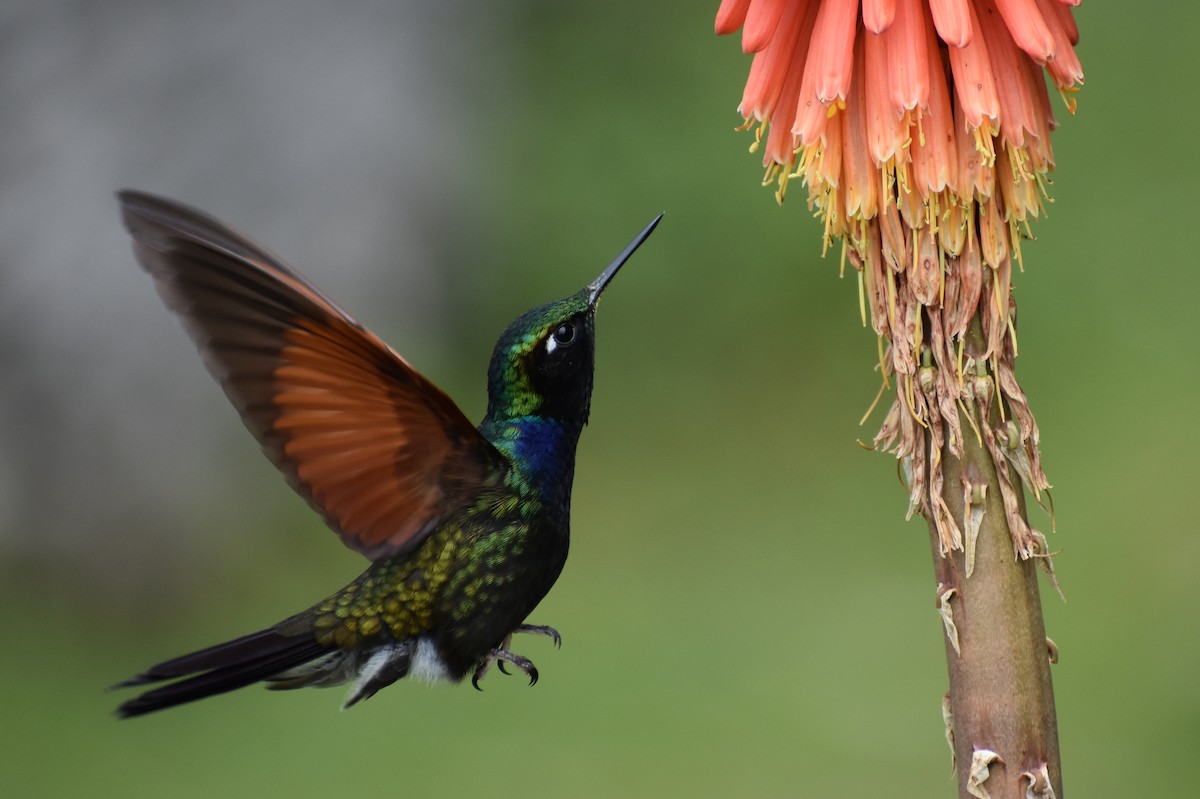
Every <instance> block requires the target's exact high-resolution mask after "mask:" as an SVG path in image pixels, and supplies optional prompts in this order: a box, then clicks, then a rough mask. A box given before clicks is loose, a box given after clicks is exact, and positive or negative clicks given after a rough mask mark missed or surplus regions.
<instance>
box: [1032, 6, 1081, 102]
mask: <svg viewBox="0 0 1200 799" xmlns="http://www.w3.org/2000/svg"><path fill="white" fill-rule="evenodd" d="M1037 5H1038V9H1039V10H1040V11H1041V12H1042V19H1044V20H1045V21H1046V27H1047V28H1049V29H1050V36H1051V37H1052V38H1053V39H1054V48H1055V56H1054V59H1053V60H1052V61H1048V62H1047V63H1046V69H1047V70H1048V71H1049V72H1050V77H1052V78H1054V84H1055V85H1056V86H1058V88H1060V89H1066V88H1070V87H1071V86H1074V85H1075V84H1077V83H1083V65H1082V64H1080V63H1079V56H1077V55H1076V54H1075V47H1074V46H1073V45H1074V42H1072V41H1071V30H1069V29H1067V27H1066V26H1064V25H1063V21H1062V17H1060V16H1059V15H1058V14H1057V13H1055V9H1056V8H1060V9H1062V10H1063V11H1064V12H1066V17H1067V19H1071V10H1070V9H1069V8H1067V7H1066V6H1064V5H1063V4H1062V3H1059V2H1057V1H1056V0H1037ZM1071 28H1072V29H1073V30H1074V33H1075V37H1076V39H1078V36H1079V29H1078V28H1075V27H1074V20H1071Z"/></svg>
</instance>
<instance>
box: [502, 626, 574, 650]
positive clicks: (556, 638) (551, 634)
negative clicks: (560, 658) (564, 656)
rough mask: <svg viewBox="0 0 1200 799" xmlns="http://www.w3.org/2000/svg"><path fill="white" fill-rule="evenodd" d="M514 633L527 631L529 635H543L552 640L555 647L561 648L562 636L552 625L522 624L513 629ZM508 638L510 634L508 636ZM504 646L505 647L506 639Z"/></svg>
mask: <svg viewBox="0 0 1200 799" xmlns="http://www.w3.org/2000/svg"><path fill="white" fill-rule="evenodd" d="M513 632H516V633H529V634H530V635H544V636H546V637H547V638H549V639H550V640H551V641H553V642H554V646H555V648H556V649H558V648H562V636H561V635H559V634H558V630H556V629H554V628H553V627H548V626H546V625H544V624H522V625H521V626H520V627H518V628H517V629H515V630H513ZM509 637H510V638H511V637H512V636H509ZM504 648H506V649H507V648H508V647H507V641H506V642H505V646H504Z"/></svg>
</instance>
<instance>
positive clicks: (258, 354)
mask: <svg viewBox="0 0 1200 799" xmlns="http://www.w3.org/2000/svg"><path fill="white" fill-rule="evenodd" d="M118 198H119V200H120V205H121V213H122V217H123V221H124V224H125V227H126V228H127V229H128V230H129V233H130V234H131V236H132V238H133V250H134V254H135V256H136V257H137V260H138V261H139V262H140V264H141V266H142V267H143V268H144V269H145V270H146V271H147V272H149V273H150V276H151V277H152V278H153V279H154V283H155V286H156V288H157V290H158V293H159V295H160V296H161V297H162V298H163V300H164V301H165V303H166V304H167V306H168V307H169V308H170V309H171V310H172V311H174V312H175V313H176V314H177V315H178V316H179V317H180V319H181V320H182V322H183V326H184V328H185V329H186V330H187V332H188V334H189V335H190V336H191V338H192V340H193V342H194V343H195V344H196V346H197V347H198V349H199V350H200V352H201V354H202V355H203V358H204V361H205V363H206V365H207V366H208V369H209V371H210V372H211V373H212V375H213V376H214V377H215V378H216V379H217V380H218V381H219V382H220V384H221V386H222V387H223V388H224V390H225V394H226V395H227V396H228V397H229V400H230V401H231V402H232V403H233V405H234V407H235V408H236V409H237V410H238V412H239V413H240V414H241V417H242V420H243V422H245V424H246V427H247V428H249V430H250V432H251V433H252V434H253V435H254V436H255V438H257V439H258V442H259V444H261V445H262V448H263V450H264V452H265V453H266V455H267V456H268V457H269V458H270V459H271V460H272V461H273V462H274V464H275V465H276V466H277V467H278V468H279V470H280V471H282V472H283V474H284V475H285V477H286V478H287V480H288V482H289V483H290V484H291V486H292V488H293V489H295V491H296V492H297V493H299V494H300V495H301V496H302V497H303V498H304V499H306V500H307V501H308V503H309V504H310V505H311V506H312V507H313V509H315V510H316V511H317V512H318V513H319V514H320V515H321V516H322V517H323V518H324V520H325V522H326V523H327V524H328V526H329V527H330V528H331V529H332V530H333V531H334V532H336V533H337V534H338V535H339V536H340V537H341V539H342V542H343V543H344V544H345V545H346V546H348V547H350V548H351V549H353V550H356V551H357V552H359V553H361V554H362V555H364V556H365V557H366V558H367V559H368V560H369V561H370V565H369V566H367V569H366V571H364V572H363V573H362V575H361V576H359V577H358V578H357V579H355V580H354V581H353V582H351V583H350V584H349V585H347V586H346V587H345V588H343V589H341V590H340V591H337V592H336V593H334V594H333V595H332V596H329V597H328V598H326V599H323V600H321V601H320V602H317V603H316V604H315V605H313V606H312V607H310V608H308V609H307V610H304V611H301V612H300V613H297V614H295V615H294V616H291V617H290V618H287V619H284V620H283V621H281V622H279V623H278V624H275V625H273V626H271V627H268V628H266V629H264V630H260V631H259V632H254V633H250V634H249V635H244V636H242V637H240V638H235V639H233V640H231V641H227V642H225V643H221V644H217V645H215V646H210V647H207V648H205V649H201V650H198V651H196V652H192V653H190V654H186V655H182V656H180V657H176V658H172V659H171V660H166V661H163V662H162V663H159V664H157V665H155V666H151V667H150V668H148V669H146V670H145V671H143V672H142V673H140V674H138V675H136V676H134V677H132V678H130V679H128V680H126V681H124V682H122V683H120V684H118V685H117V686H114V687H118V688H120V687H131V686H144V685H151V684H155V683H161V685H159V686H158V687H154V688H152V689H150V690H147V691H146V692H145V693H142V694H141V695H140V696H137V697H135V698H133V699H130V700H128V701H126V702H125V703H124V704H122V705H121V706H120V707H119V708H118V709H117V714H118V715H119V716H121V717H123V718H124V717H130V716H140V715H143V714H145V713H150V712H153V711H156V710H162V709H164V708H168V707H173V706H175V705H181V704H184V703H186V702H192V701H195V700H198V699H203V698H206V697H209V696H213V695H216V694H221V693H225V692H227V691H233V690H235V689H238V688H242V687H245V686H247V685H251V684H253V683H257V682H265V683H266V684H267V687H268V688H272V689H292V688H301V687H305V686H314V687H324V686H333V685H340V684H343V683H347V682H352V683H353V684H352V687H351V688H350V690H349V693H348V695H347V697H346V700H345V704H344V707H349V706H351V705H354V704H355V703H357V702H359V701H361V700H363V699H367V698H369V697H371V696H373V695H374V694H375V693H376V692H377V691H379V690H380V689H382V688H385V687H387V686H388V685H391V684H392V683H394V682H396V681H397V680H399V679H401V678H404V677H411V678H416V679H420V680H424V681H429V682H439V681H449V682H456V683H457V682H461V681H462V680H464V679H465V678H466V676H467V675H471V682H472V684H473V685H474V686H475V687H476V688H479V681H480V679H481V678H482V677H483V676H484V675H485V674H486V673H487V672H488V670H489V669H490V668H491V667H492V666H497V667H498V668H499V669H500V670H501V671H504V672H505V673H508V671H507V669H506V668H505V666H506V665H507V666H510V667H512V668H513V669H516V670H519V671H521V672H523V673H524V674H525V675H526V676H527V677H528V678H529V684H530V685H533V684H534V683H536V682H537V678H538V671H537V669H536V668H535V667H534V665H533V663H532V662H531V661H530V660H529V659H528V658H525V657H523V656H521V655H518V654H515V653H514V652H512V651H511V650H510V647H511V641H512V637H513V635H514V634H516V633H529V634H534V635H543V636H547V637H549V638H550V639H551V640H552V641H553V642H554V644H555V645H556V646H558V645H560V644H561V637H560V636H559V634H558V632H557V631H556V630H555V629H554V628H552V627H546V626H535V625H531V624H527V623H526V619H527V617H528V616H529V614H530V613H531V612H532V611H533V609H534V608H535V607H536V606H537V605H538V603H539V602H540V601H541V600H542V598H543V597H545V596H546V594H547V593H548V592H549V590H550V588H551V586H553V585H554V583H555V581H556V580H557V579H558V576H559V574H560V573H561V572H562V569H563V565H564V563H565V562H566V559H567V549H568V542H569V528H570V504H571V484H572V480H573V478H574V472H575V450H576V445H577V443H578V441H579V436H580V433H581V432H582V430H583V427H584V425H586V424H587V421H588V412H589V410H590V406H591V395H592V373H593V367H594V364H595V318H596V305H597V303H598V302H599V300H600V297H601V294H602V293H603V292H604V289H605V288H606V287H607V286H608V284H609V282H610V281H611V280H612V278H613V277H614V276H615V275H616V274H617V271H618V270H620V268H621V267H622V265H624V263H625V262H626V261H627V260H628V259H629V257H630V256H632V255H633V253H634V251H635V250H637V248H638V247H639V246H641V244H642V243H643V242H644V241H645V240H646V239H647V238H648V237H649V236H650V234H651V232H652V231H653V230H654V228H655V226H656V225H657V224H658V222H659V220H661V219H662V214H659V215H658V217H657V218H655V219H654V220H653V221H652V222H651V223H650V224H649V225H647V226H646V227H645V229H643V230H642V231H641V233H639V234H638V235H637V236H636V237H635V238H634V239H633V241H632V242H631V243H630V244H629V246H627V247H626V248H625V249H624V250H623V251H622V252H621V253H620V254H619V255H618V256H617V257H616V259H614V260H613V261H612V263H610V264H609V265H608V266H607V267H606V268H605V269H604V271H602V272H601V273H600V275H599V277H597V278H596V279H595V280H593V281H592V282H590V283H588V284H587V285H586V286H584V287H583V288H582V289H580V290H579V291H577V292H575V293H574V294H571V295H569V296H567V297H564V298H562V299H560V300H556V301H554V302H550V303H547V304H545V305H539V306H537V307H536V308H533V309H532V310H529V311H526V312H525V313H523V314H521V315H520V316H518V317H517V319H516V320H515V321H514V322H512V324H510V325H509V326H508V328H507V329H506V330H505V331H504V333H503V334H502V335H501V336H500V338H499V340H498V341H497V342H496V346H495V349H494V350H493V352H492V357H491V361H490V363H489V365H488V405H487V413H486V415H485V416H484V418H483V421H482V422H480V423H479V425H478V426H475V425H472V424H471V423H470V421H469V420H468V419H467V418H466V416H465V415H464V414H463V412H462V411H461V410H460V409H459V408H458V406H457V405H456V404H455V403H454V401H453V400H452V399H451V398H450V397H449V396H447V395H446V394H445V393H443V392H442V391H441V390H440V389H438V388H437V386H435V385H434V384H433V383H432V382H430V381H429V380H428V379H427V378H425V377H424V376H423V375H421V373H420V372H418V371H417V370H416V369H415V368H413V366H412V365H410V364H409V363H408V361H406V360H405V359H404V358H403V357H401V356H400V355H399V354H398V353H397V352H396V351H395V350H393V349H391V348H390V347H389V346H388V345H387V344H385V343H384V342H383V341H382V340H381V339H380V338H378V337H377V336H376V335H375V334H373V333H371V332H370V331H369V330H367V329H366V328H365V327H363V326H362V325H361V324H359V323H358V322H357V321H356V320H355V319H354V318H353V317H351V316H350V315H349V314H348V313H346V312H345V311H343V310H342V309H341V308H340V307H338V306H337V305H336V304H334V302H333V301H332V300H330V299H329V298H327V297H326V296H325V295H324V294H323V293H322V292H321V291H320V290H319V289H318V288H317V287H316V286H314V285H313V284H312V283H310V282H309V281H308V280H306V279H305V278H304V277H302V276H300V275H299V274H298V273H297V272H295V271H293V270H292V269H291V268H290V267H289V266H288V265H287V264H285V263H284V262H283V261H282V260H280V259H279V258H277V257H276V256H274V255H272V254H270V253H269V252H267V251H266V250H265V249H263V248H262V247H260V246H259V245H258V244H256V243H254V242H253V241H251V240H250V239H249V238H247V237H245V236H244V235H242V234H240V233H238V232H236V231H235V230H233V229H232V228H230V227H227V226H225V225H224V224H222V223H221V222H218V221H217V220H215V219H213V218H212V217H210V216H208V215H206V214H204V213H201V212H200V211H197V210H196V209H193V208H190V207H188V206H186V205H183V204H181V203H177V202H174V201H172V200H168V199H165V198H162V197H156V196H153V195H150V194H146V193H142V192H138V191H129V190H126V191H121V192H119V193H118Z"/></svg>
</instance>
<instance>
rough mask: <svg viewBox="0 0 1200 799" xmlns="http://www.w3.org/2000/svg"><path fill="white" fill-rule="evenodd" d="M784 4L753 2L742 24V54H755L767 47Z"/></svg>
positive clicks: (775, 0)
mask: <svg viewBox="0 0 1200 799" xmlns="http://www.w3.org/2000/svg"><path fill="white" fill-rule="evenodd" d="M786 4H787V0H754V2H753V3H752V4H751V6H750V8H749V9H748V10H747V11H746V21H745V22H744V23H743V24H742V52H743V53H757V52H758V51H759V50H762V49H763V48H764V47H766V46H767V43H768V42H770V41H771V37H772V36H774V35H775V29H776V28H777V27H778V26H779V18H780V17H782V16H783V9H784V6H785V5H786Z"/></svg>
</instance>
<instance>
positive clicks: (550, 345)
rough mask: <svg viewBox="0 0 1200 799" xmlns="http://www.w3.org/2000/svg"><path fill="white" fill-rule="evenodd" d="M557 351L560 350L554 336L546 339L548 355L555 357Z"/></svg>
mask: <svg viewBox="0 0 1200 799" xmlns="http://www.w3.org/2000/svg"><path fill="white" fill-rule="evenodd" d="M556 349H558V342H557V341H555V340H554V336H550V337H549V338H548V339H546V354H547V355H553V354H554V351H555V350H556Z"/></svg>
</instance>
